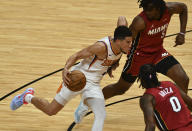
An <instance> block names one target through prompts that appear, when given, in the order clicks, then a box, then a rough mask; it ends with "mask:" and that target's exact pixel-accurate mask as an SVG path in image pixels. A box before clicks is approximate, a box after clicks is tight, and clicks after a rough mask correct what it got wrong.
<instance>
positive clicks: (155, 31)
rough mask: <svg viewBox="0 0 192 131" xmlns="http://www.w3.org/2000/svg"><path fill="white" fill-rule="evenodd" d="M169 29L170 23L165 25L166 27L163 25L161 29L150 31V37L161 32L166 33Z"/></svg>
mask: <svg viewBox="0 0 192 131" xmlns="http://www.w3.org/2000/svg"><path fill="white" fill-rule="evenodd" d="M167 27H168V23H167V24H164V25H162V26H160V27H157V28H154V29H150V30H149V31H148V35H154V34H157V33H159V32H162V31H165V30H166V29H167Z"/></svg>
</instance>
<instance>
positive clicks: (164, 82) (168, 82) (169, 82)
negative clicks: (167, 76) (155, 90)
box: [161, 81, 174, 85]
mask: <svg viewBox="0 0 192 131" xmlns="http://www.w3.org/2000/svg"><path fill="white" fill-rule="evenodd" d="M161 84H166V85H167V84H169V85H174V83H173V82H171V81H161Z"/></svg>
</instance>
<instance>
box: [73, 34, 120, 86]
mask: <svg viewBox="0 0 192 131" xmlns="http://www.w3.org/2000/svg"><path fill="white" fill-rule="evenodd" d="M99 42H102V43H103V44H105V47H106V49H107V58H106V59H104V60H99V59H98V58H97V56H95V55H94V56H90V57H89V58H86V59H83V60H82V61H81V62H80V63H79V64H77V65H75V66H73V67H72V70H80V71H82V72H83V73H84V74H85V76H86V79H87V81H91V82H94V83H95V82H96V83H100V81H101V79H102V78H103V75H104V74H105V73H106V72H107V69H108V68H109V67H110V66H111V65H112V64H114V63H115V62H116V61H118V60H119V59H120V58H121V56H122V53H120V54H118V55H115V54H114V52H113V50H112V48H111V42H110V37H104V38H102V39H100V40H99Z"/></svg>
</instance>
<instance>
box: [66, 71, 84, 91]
mask: <svg viewBox="0 0 192 131" xmlns="http://www.w3.org/2000/svg"><path fill="white" fill-rule="evenodd" d="M69 78H70V80H71V81H70V83H69V86H68V89H70V90H71V91H74V92H76V91H80V90H82V89H83V88H84V87H85V85H86V77H85V75H84V74H83V73H82V72H81V71H79V70H74V71H72V72H71V73H70V74H69Z"/></svg>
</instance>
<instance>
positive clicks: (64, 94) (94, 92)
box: [55, 81, 104, 105]
mask: <svg viewBox="0 0 192 131" xmlns="http://www.w3.org/2000/svg"><path fill="white" fill-rule="evenodd" d="M79 94H80V95H81V96H82V99H83V100H85V99H86V98H101V99H104V96H103V92H102V90H101V89H100V85H99V84H96V83H91V82H88V81H87V82H86V85H85V88H83V89H82V90H81V91H78V92H73V91H71V90H69V89H68V88H67V87H66V86H65V85H64V84H63V83H62V85H61V86H60V88H59V91H58V93H57V94H56V96H55V100H56V101H57V102H58V103H60V104H61V105H64V103H66V101H67V102H68V101H69V100H70V99H72V98H74V97H75V96H77V95H79Z"/></svg>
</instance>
